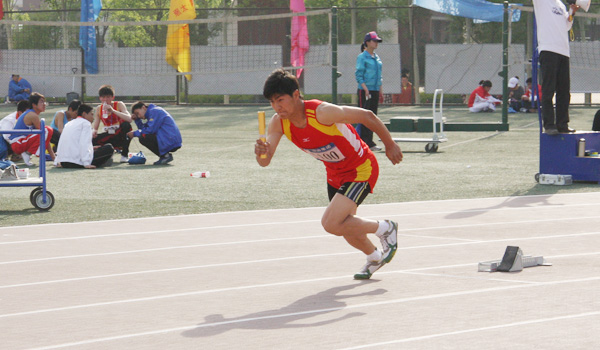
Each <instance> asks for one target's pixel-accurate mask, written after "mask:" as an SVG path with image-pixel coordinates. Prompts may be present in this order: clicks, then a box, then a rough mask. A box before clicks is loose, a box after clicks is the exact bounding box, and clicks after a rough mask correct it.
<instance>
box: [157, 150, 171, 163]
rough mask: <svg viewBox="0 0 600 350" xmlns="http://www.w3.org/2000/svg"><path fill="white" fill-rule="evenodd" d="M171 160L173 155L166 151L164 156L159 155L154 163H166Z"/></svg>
mask: <svg viewBox="0 0 600 350" xmlns="http://www.w3.org/2000/svg"><path fill="white" fill-rule="evenodd" d="M172 161H173V155H172V154H171V153H167V154H165V155H164V156H162V157H160V158H159V159H158V160H157V161H156V162H154V165H167V164H169V163H170V162H172Z"/></svg>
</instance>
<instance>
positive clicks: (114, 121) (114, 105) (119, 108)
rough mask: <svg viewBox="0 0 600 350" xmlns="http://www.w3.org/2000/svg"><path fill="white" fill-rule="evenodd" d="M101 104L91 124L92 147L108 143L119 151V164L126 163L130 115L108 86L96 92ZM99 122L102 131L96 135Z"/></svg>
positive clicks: (112, 89)
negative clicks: (102, 128) (102, 126)
mask: <svg viewBox="0 0 600 350" xmlns="http://www.w3.org/2000/svg"><path fill="white" fill-rule="evenodd" d="M98 96H99V98H100V102H102V104H101V105H100V107H99V108H96V111H95V113H94V122H93V123H92V136H93V139H92V143H93V144H94V146H104V145H106V144H108V143H110V144H111V145H113V146H114V147H115V149H118V150H120V151H121V163H127V160H128V157H127V154H128V153H129V143H130V142H131V139H130V138H129V137H127V133H128V132H130V131H131V121H132V120H133V119H132V118H131V114H129V112H128V111H127V107H125V104H124V103H123V102H121V101H115V100H114V99H115V89H114V88H113V87H112V86H110V85H103V86H101V87H100V89H99V90H98ZM100 122H102V125H104V131H105V132H103V133H101V134H98V127H99V126H100Z"/></svg>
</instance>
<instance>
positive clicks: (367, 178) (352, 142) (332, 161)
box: [281, 100, 379, 191]
mask: <svg viewBox="0 0 600 350" xmlns="http://www.w3.org/2000/svg"><path fill="white" fill-rule="evenodd" d="M321 103H322V101H319V100H307V101H304V112H305V115H306V119H307V124H306V126H305V127H304V128H298V127H296V126H294V125H293V124H292V123H290V121H289V120H287V119H283V118H282V119H281V128H282V130H283V133H284V134H285V136H286V137H287V138H288V139H289V140H290V141H292V143H294V144H295V145H296V146H298V148H300V149H301V150H303V151H304V152H306V153H308V154H310V155H311V156H313V157H314V158H316V159H318V160H320V161H322V162H323V164H325V168H326V169H327V182H328V183H329V184H330V185H332V186H333V187H335V188H340V187H341V185H343V184H344V183H346V182H368V183H369V185H370V186H371V191H373V189H374V188H375V183H376V182H377V177H378V175H379V165H378V164H377V158H375V155H374V154H373V152H371V150H370V149H369V147H368V146H367V144H366V143H364V142H363V141H362V140H361V138H360V136H359V135H358V133H357V132H356V130H355V129H354V127H353V126H352V125H350V124H344V123H336V124H331V125H325V124H321V123H320V122H319V121H318V120H317V112H316V110H317V107H318V106H319V105H320V104H321Z"/></svg>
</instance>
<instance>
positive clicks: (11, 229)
mask: <svg viewBox="0 0 600 350" xmlns="http://www.w3.org/2000/svg"><path fill="white" fill-rule="evenodd" d="M573 196H585V197H587V196H595V197H596V198H599V199H600V196H599V193H598V192H578V193H560V194H535V195H529V196H509V197H485V198H459V199H441V200H430V201H413V202H396V203H380V204H362V205H361V207H377V206H401V205H411V204H412V205H416V204H428V203H462V202H480V201H489V200H493V201H498V200H503V201H504V202H506V201H509V200H510V201H520V200H523V201H525V205H529V204H528V203H527V202H526V200H527V199H528V198H547V199H552V198H561V197H573ZM502 203H503V202H501V203H498V204H495V205H494V206H497V205H502ZM597 204H598V203H585V204H574V205H575V206H580V205H589V206H595V205H597ZM555 206H558V207H568V206H572V204H564V205H563V204H545V205H541V206H537V207H523V208H522V209H526V208H530V209H531V208H547V207H555ZM316 209H319V210H325V207H307V208H281V209H261V210H246V211H241V210H240V211H226V212H216V213H202V214H187V215H172V216H151V217H143V218H127V219H111V220H96V221H80V222H67V223H64V222H63V223H49V224H37V225H21V226H6V227H0V233H1V232H2V231H9V233H10V234H14V233H15V231H16V230H15V229H16V228H22V227H27V228H32V227H43V226H73V225H82V224H98V223H102V222H106V223H116V222H123V221H146V220H169V219H181V218H197V217H205V216H213V215H236V214H237V215H243V214H253V213H263V214H264V213H273V212H281V211H306V210H308V211H310V210H316ZM506 209H520V208H497V209H494V210H506ZM478 210H479V211H490V209H478ZM455 212H456V211H455Z"/></svg>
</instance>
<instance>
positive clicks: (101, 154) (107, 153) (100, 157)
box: [60, 143, 115, 168]
mask: <svg viewBox="0 0 600 350" xmlns="http://www.w3.org/2000/svg"><path fill="white" fill-rule="evenodd" d="M114 152H115V149H114V148H113V146H112V145H111V144H110V143H107V144H106V145H104V146H101V147H98V148H96V149H95V150H94V158H93V159H92V165H95V166H97V167H99V166H102V165H103V164H104V163H106V161H107V160H109V159H110V158H111V157H112V156H113V153H114ZM60 166H62V167H63V168H84V166H83V165H81V164H77V163H71V162H60Z"/></svg>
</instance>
